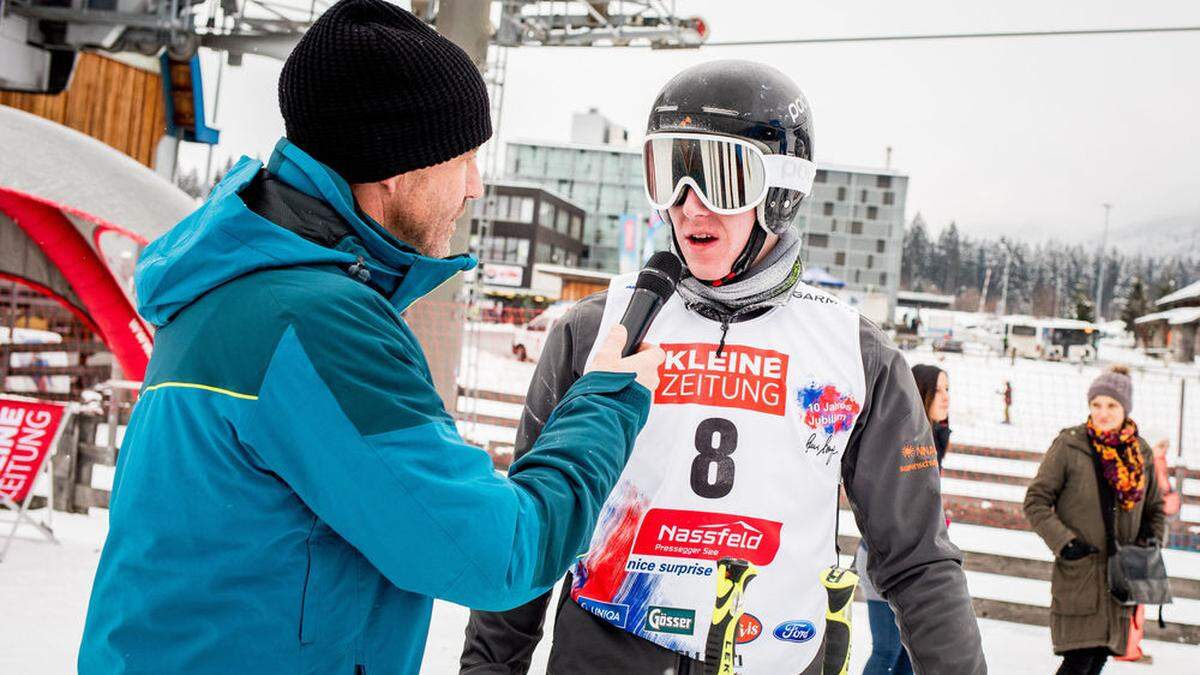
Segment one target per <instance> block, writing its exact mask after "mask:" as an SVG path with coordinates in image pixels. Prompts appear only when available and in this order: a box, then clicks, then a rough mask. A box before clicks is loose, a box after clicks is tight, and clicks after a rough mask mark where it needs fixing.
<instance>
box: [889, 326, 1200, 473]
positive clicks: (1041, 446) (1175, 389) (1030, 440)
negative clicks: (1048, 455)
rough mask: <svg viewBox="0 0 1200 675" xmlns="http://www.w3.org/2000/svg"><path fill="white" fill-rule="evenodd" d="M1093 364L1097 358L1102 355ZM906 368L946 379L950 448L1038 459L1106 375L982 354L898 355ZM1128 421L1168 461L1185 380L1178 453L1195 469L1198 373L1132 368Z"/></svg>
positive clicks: (1199, 435) (1199, 448)
mask: <svg viewBox="0 0 1200 675" xmlns="http://www.w3.org/2000/svg"><path fill="white" fill-rule="evenodd" d="M1101 357H1102V358H1104V357H1105V352H1104V351H1103V350H1102V352H1101ZM905 358H907V359H908V362H909V363H911V364H917V363H929V364H934V365H937V366H938V367H940V368H942V369H943V370H945V371H946V372H947V373H948V375H949V379H950V425H951V427H952V428H953V429H954V436H953V441H955V442H958V443H966V444H970V445H983V446H990V447H1000V448H1012V449H1016V450H1034V451H1040V450H1045V449H1046V448H1048V447H1050V443H1051V442H1053V440H1054V437H1055V436H1056V435H1057V434H1058V432H1059V430H1061V429H1063V428H1064V427H1069V426H1074V425H1077V424H1080V423H1081V422H1083V420H1084V419H1086V417H1087V388H1088V385H1090V384H1091V382H1092V380H1093V379H1095V377H1096V376H1097V375H1098V374H1100V372H1102V371H1103V370H1104V369H1106V368H1107V367H1108V365H1109V364H1108V363H1102V364H1100V365H1079V364H1070V363H1053V362H1049V361H1033V360H1029V359H1017V360H1016V362H1015V363H1010V361H1009V360H1008V359H1002V358H999V357H997V356H993V355H985V354H946V353H935V352H933V351H930V350H928V349H916V350H913V351H909V352H906V353H905ZM1131 374H1132V376H1133V415H1132V417H1133V418H1134V419H1135V420H1136V421H1137V423H1138V425H1139V426H1140V428H1141V432H1142V436H1143V437H1145V438H1146V439H1147V440H1148V441H1150V442H1151V443H1153V442H1155V441H1157V440H1159V439H1163V438H1165V439H1167V440H1169V441H1170V443H1171V457H1172V460H1174V455H1175V449H1176V448H1178V447H1179V438H1178V427H1179V418H1180V408H1179V396H1180V381H1181V379H1187V382H1188V385H1187V386H1188V391H1187V395H1186V399H1185V409H1184V412H1183V418H1184V439H1183V440H1184V445H1183V448H1184V453H1185V458H1186V459H1187V460H1188V462H1189V464H1190V465H1191V466H1200V371H1198V370H1197V369H1195V368H1181V367H1176V368H1171V369H1166V368H1162V367H1148V368H1144V369H1142V368H1134V369H1133V371H1132V373H1131ZM1005 382H1011V383H1012V388H1013V405H1012V410H1011V416H1012V423H1011V424H1004V397H1003V390H1004V384H1005Z"/></svg>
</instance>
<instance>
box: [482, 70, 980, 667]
mask: <svg viewBox="0 0 1200 675" xmlns="http://www.w3.org/2000/svg"><path fill="white" fill-rule="evenodd" d="M812 146H813V134H812V118H811V112H810V110H809V106H808V102H807V100H806V99H805V97H804V95H803V93H801V91H800V89H799V88H798V87H797V86H796V85H795V84H794V83H793V82H792V81H791V80H790V79H789V78H787V77H786V76H785V75H783V74H782V73H780V72H779V71H777V70H775V69H774V68H770V67H767V66H764V65H761V64H757V63H750V62H745V61H718V62H713V63H707V64H703V65H699V66H694V67H691V68H688V69H687V70H685V71H683V72H682V73H680V74H679V75H677V76H676V77H675V78H674V79H672V80H671V81H670V82H668V83H667V85H666V86H665V87H664V88H663V90H662V91H661V93H660V94H659V96H658V98H657V100H656V101H655V102H654V106H653V108H652V109H651V111H650V119H649V124H648V126H647V136H646V140H645V145H644V158H645V175H646V179H645V180H646V191H647V196H648V198H649V200H650V203H651V204H652V206H653V207H654V208H655V209H657V210H658V211H659V213H660V214H661V215H662V217H663V219H664V221H665V222H667V223H668V224H670V226H671V227H672V233H673V245H674V250H675V252H676V253H677V254H678V255H679V256H680V258H681V259H682V260H683V261H684V263H685V265H686V271H685V275H684V278H683V280H682V281H681V282H680V284H679V286H678V289H677V292H676V294H675V295H673V296H672V297H671V299H670V301H669V302H668V303H667V304H666V305H665V306H664V307H663V309H662V312H661V313H660V314H659V315H658V317H657V319H656V320H655V321H654V323H653V325H652V326H651V328H650V332H649V335H648V336H647V338H646V339H647V340H649V341H652V342H654V343H658V344H660V345H661V347H662V348H663V349H664V351H665V352H666V362H665V363H664V365H663V366H662V369H661V371H660V380H659V386H658V389H657V391H656V392H655V397H654V404H653V406H652V407H651V411H650V417H649V420H648V422H647V424H646V426H645V428H644V429H643V431H642V433H641V435H640V436H639V437H638V440H637V443H636V445H635V447H634V451H633V455H632V456H631V458H630V461H629V464H628V465H627V466H626V468H625V470H624V472H623V473H622V475H621V478H620V480H619V481H618V483H617V486H616V488H615V489H614V490H613V492H612V494H611V495H610V496H609V497H608V501H607V502H606V504H605V507H604V512H603V513H602V515H601V518H600V521H599V523H598V524H597V526H596V529H595V532H594V534H593V537H592V541H591V546H590V549H589V551H588V552H587V553H586V554H585V555H584V556H582V557H581V558H580V559H579V560H578V561H577V563H576V564H575V565H574V567H573V568H572V569H571V571H570V574H568V576H567V580H566V583H565V585H564V587H563V593H562V599H561V602H560V605H559V608H558V614H557V618H556V620H555V627H554V644H553V648H552V651H551V655H550V664H549V672H550V673H552V674H575V673H619V674H620V675H636V674H640V673H647V674H649V673H654V674H655V675H659V674H662V673H676V674H682V673H693V674H698V673H703V672H704V667H703V664H702V663H701V662H700V659H702V658H703V649H704V641H705V637H706V635H707V632H708V628H709V623H710V621H711V616H712V608H713V598H714V592H715V589H716V580H715V577H714V576H713V575H714V568H715V565H716V561H717V560H719V559H720V558H723V557H734V558H742V559H745V560H748V561H750V562H751V563H753V564H754V565H755V566H756V567H757V568H758V571H759V575H758V577H757V579H755V581H754V583H753V584H751V585H750V586H749V587H748V588H747V590H746V594H745V608H746V615H745V616H744V617H743V619H742V621H741V624H740V625H739V629H738V642H739V644H738V645H737V650H738V651H737V659H738V668H737V672H739V673H743V674H758V673H765V674H771V675H777V674H781V673H821V668H822V653H823V645H824V640H825V637H826V631H825V608H826V604H827V597H826V593H825V590H824V588H823V587H822V585H821V583H820V581H819V579H818V577H819V574H820V573H821V571H822V570H823V569H825V568H826V567H828V566H829V565H830V564H832V563H834V561H835V556H834V536H835V534H834V533H835V520H836V517H837V510H838V485H839V483H840V484H844V485H845V488H846V494H847V496H848V497H849V499H850V505H851V508H852V510H853V512H854V517H855V519H856V520H857V523H858V528H859V530H860V531H861V532H862V534H863V536H864V538H865V539H866V541H867V545H868V546H869V547H870V549H871V551H872V556H871V559H870V574H871V577H872V579H874V580H875V581H876V582H877V585H878V587H879V590H880V592H881V593H882V594H883V596H884V597H885V598H886V599H887V600H888V601H889V602H890V603H891V605H892V607H894V608H895V610H896V616H897V621H898V623H899V625H900V632H901V636H902V637H903V640H904V643H905V644H906V645H907V646H908V648H909V650H910V652H911V654H912V662H913V666H914V668H915V670H916V671H917V672H920V673H953V674H954V675H966V674H971V673H983V672H986V666H985V664H984V659H983V653H982V649H981V645H980V637H979V631H978V627H977V625H976V621H975V615H974V611H973V610H972V606H971V599H970V597H969V596H968V593H967V587H966V581H965V577H964V575H963V572H962V569H961V554H960V553H959V551H958V550H957V549H956V548H955V547H954V546H953V545H952V544H951V543H950V542H949V540H948V539H947V537H946V526H945V519H944V518H943V516H942V508H941V498H940V494H939V487H938V468H937V453H936V450H935V449H934V443H933V439H932V437H931V435H930V429H929V424H928V422H927V421H926V417H925V414H924V411H923V407H922V403H921V399H920V397H919V395H918V394H917V389H916V386H915V385H914V383H913V377H912V374H911V372H910V371H909V368H908V365H907V364H906V363H905V362H904V359H903V358H902V357H901V355H900V353H899V351H897V350H896V349H895V347H894V346H893V345H892V344H891V343H890V342H889V341H888V340H887V338H886V337H885V336H884V335H883V333H882V332H881V331H880V330H879V329H878V328H877V327H875V326H874V325H873V324H871V323H870V322H869V321H867V320H865V319H863V318H861V317H860V316H859V315H858V314H857V312H855V311H854V310H853V309H851V308H850V307H848V306H847V305H844V304H843V303H841V302H840V301H838V300H837V299H835V298H833V297H832V296H830V295H828V294H826V293H824V292H823V291H820V290H817V289H815V288H812V287H809V286H807V285H805V284H804V283H801V282H800V276H801V262H800V250H801V239H800V235H799V233H798V232H797V230H796V229H795V227H794V220H795V216H796V214H797V211H798V209H799V206H800V203H801V200H802V199H804V198H805V196H807V195H808V194H809V193H810V192H811V189H812V183H813V179H814V175H815V173H816V168H815V165H814V164H813V162H812V158H813V154H812ZM633 279H634V278H633V276H632V275H626V276H622V277H618V278H616V279H615V280H614V281H613V282H612V283H611V285H610V286H609V289H608V291H607V292H606V293H600V294H597V295H594V296H592V297H590V298H588V299H586V300H584V301H582V302H580V303H579V304H578V305H577V306H575V307H574V308H573V309H572V310H571V311H570V312H569V313H568V314H567V316H566V317H565V318H564V319H563V320H561V321H559V323H558V324H557V325H556V326H555V328H554V330H553V331H552V333H551V335H550V337H549V340H548V344H547V347H546V350H545V352H544V353H543V355H542V358H541V360H540V362H539V363H538V368H537V372H536V374H535V376H534V378H533V384H532V385H531V387H530V390H529V394H528V397H527V399H526V408H525V413H524V415H523V417H522V420H521V425H520V428H519V430H518V435H517V454H518V455H520V454H522V453H524V452H526V451H528V449H529V448H530V447H531V445H532V444H533V441H534V439H536V438H537V437H538V434H539V433H540V432H541V430H542V424H543V421H544V420H545V419H546V418H547V415H548V414H549V412H550V411H551V410H552V409H553V407H554V403H555V401H557V400H558V398H559V397H560V396H562V395H563V393H564V392H566V391H567V388H568V387H569V386H570V385H571V383H572V382H573V381H575V379H576V378H578V377H579V376H580V374H581V373H583V372H584V371H585V370H586V368H587V364H588V363H589V362H590V360H591V359H592V358H594V356H595V352H596V340H597V336H599V335H604V334H605V332H606V331H607V330H608V329H609V327H610V326H612V325H613V324H614V323H616V322H617V321H619V319H620V317H621V315H622V313H623V312H624V309H625V306H626V304H627V303H628V301H629V297H630V294H631V292H632V291H631V289H632V286H633ZM545 536H547V537H553V536H555V533H554V532H547V533H545ZM548 601H549V594H547V595H546V596H544V597H542V598H540V599H538V600H535V601H533V602H531V603H529V604H527V605H525V606H522V607H519V608H517V609H514V610H511V611H508V612H502V613H488V612H474V613H472V615H471V620H470V623H469V625H468V627H467V637H466V645H465V647H464V651H463V656H462V673H464V674H468V673H469V674H473V675H478V674H481V673H524V672H526V670H527V669H528V667H529V661H530V657H531V655H532V653H533V649H534V647H535V646H536V644H537V641H538V640H539V638H540V637H541V626H542V620H543V617H544V613H545V609H546V605H547V603H548Z"/></svg>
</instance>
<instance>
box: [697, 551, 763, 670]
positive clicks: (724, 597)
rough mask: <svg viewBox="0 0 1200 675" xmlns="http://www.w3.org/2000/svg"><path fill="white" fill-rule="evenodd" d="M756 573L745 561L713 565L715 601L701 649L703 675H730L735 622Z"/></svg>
mask: <svg viewBox="0 0 1200 675" xmlns="http://www.w3.org/2000/svg"><path fill="white" fill-rule="evenodd" d="M756 576H758V569H757V568H755V567H754V565H751V564H750V563H749V562H748V561H746V560H741V559H738V558H721V559H720V560H719V561H717V601H716V606H715V607H714V608H713V619H712V626H710V627H709V629H708V640H707V641H706V642H705V645H704V675H733V666H734V658H733V656H734V648H735V645H736V643H737V625H738V620H739V619H741V618H742V594H743V593H744V592H745V591H746V585H747V584H749V583H750V580H751V579H753V578H754V577H756Z"/></svg>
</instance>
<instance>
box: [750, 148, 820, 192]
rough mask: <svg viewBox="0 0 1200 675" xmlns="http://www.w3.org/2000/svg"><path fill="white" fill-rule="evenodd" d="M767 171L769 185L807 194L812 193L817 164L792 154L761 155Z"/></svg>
mask: <svg viewBox="0 0 1200 675" xmlns="http://www.w3.org/2000/svg"><path fill="white" fill-rule="evenodd" d="M761 156H762V160H763V166H764V167H765V168H766V172H767V186H768V187H778V188H784V189H786V190H795V191H797V192H800V193H803V194H804V195H805V196H808V195H810V194H812V186H813V180H815V179H816V177H817V165H816V164H815V163H813V162H810V161H809V160H807V159H804V158H803V157H793V156H791V155H761Z"/></svg>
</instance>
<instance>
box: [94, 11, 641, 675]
mask: <svg viewBox="0 0 1200 675" xmlns="http://www.w3.org/2000/svg"><path fill="white" fill-rule="evenodd" d="M279 99H280V105H281V112H282V114H283V119H284V122H285V124H286V126H287V138H284V139H281V140H280V141H279V143H278V144H277V145H276V147H275V152H274V153H273V155H272V156H271V159H270V160H269V162H268V163H267V165H266V166H264V165H263V163H262V162H258V161H254V160H251V159H250V158H248V157H243V158H242V159H241V161H239V162H238V163H237V164H236V165H235V166H234V167H233V168H232V169H231V170H230V171H229V172H228V173H227V174H226V176H225V178H224V179H223V180H222V181H221V182H220V183H219V184H218V185H217V186H216V187H215V188H214V189H213V192H212V194H211V196H210V197H209V199H208V200H207V201H206V202H205V203H204V204H203V205H201V206H200V207H198V208H197V210H196V211H195V212H194V213H192V214H191V215H190V216H188V217H187V218H186V219H185V220H183V221H182V222H181V223H179V224H177V225H176V226H175V227H173V228H172V229H171V230H170V231H169V232H168V233H166V234H164V235H163V236H162V237H159V238H158V239H156V240H155V241H154V242H152V243H151V244H150V245H149V246H148V247H147V248H146V250H145V252H144V253H143V254H142V256H141V258H140V260H139V262H138V267H137V274H136V277H135V280H136V282H137V298H138V303H139V304H138V311H139V312H140V313H141V315H142V316H143V317H145V318H146V320H147V321H149V322H150V323H152V324H154V325H155V326H156V327H157V331H156V333H155V336H154V353H153V355H152V356H151V358H150V363H149V368H148V369H147V371H146V376H145V382H144V383H143V388H142V391H141V393H140V394H139V398H138V402H137V406H136V407H135V408H134V411H133V416H132V418H131V420H130V422H129V427H128V430H127V432H126V433H125V436H124V441H123V442H122V445H121V452H120V456H119V457H118V460H117V467H116V477H115V478H114V480H113V489H112V499H111V509H110V518H109V530H108V536H107V539H106V541H105V544H104V551H103V553H102V554H101V556H100V561H99V566H98V569H97V570H96V579H95V583H94V584H93V587H92V596H91V601H90V604H89V606H88V613H87V619H86V622H85V625H84V631H83V638H82V642H81V645H80V648H79V659H78V667H77V670H78V672H79V673H81V674H82V675H113V674H115V673H125V674H129V673H187V674H188V675H224V674H227V673H243V672H244V673H255V674H256V675H270V674H276V673H278V674H280V675H327V674H330V673H334V674H338V675H343V674H349V673H357V674H359V675H411V674H412V673H416V672H418V671H419V670H420V668H421V660H422V657H423V654H424V651H425V638H426V633H427V631H428V628H429V621H430V615H431V610H432V606H433V601H434V598H442V599H445V600H449V601H452V602H456V603H460V604H463V605H468V606H472V607H487V608H491V609H505V608H508V607H513V606H516V605H519V604H521V603H523V602H527V601H528V600H529V599H530V598H532V597H536V596H538V595H540V594H542V593H544V592H545V591H546V589H548V588H551V587H552V586H553V585H554V584H555V583H557V581H558V579H559V578H560V577H561V575H562V571H563V569H564V568H565V567H566V566H567V565H569V564H570V562H571V561H572V560H574V559H575V557H576V556H577V555H578V554H579V552H580V551H582V550H584V548H585V547H586V545H587V542H588V540H589V538H590V537H591V533H592V530H593V529H594V526H595V523H596V519H597V518H598V517H599V515H600V514H601V507H602V505H603V503H604V500H605V498H606V497H607V495H608V493H609V491H610V490H611V489H612V486H613V485H614V484H615V483H616V481H617V478H618V477H619V476H620V473H621V470H622V468H623V467H624V465H625V462H626V461H627V460H628V458H629V455H630V452H632V450H633V444H634V439H635V438H636V437H637V434H638V431H639V430H640V429H641V428H642V425H643V424H645V422H646V416H647V414H648V412H649V409H650V399H651V392H652V391H653V390H654V389H655V388H656V382H657V369H658V364H659V363H661V361H662V357H663V355H662V352H661V350H659V349H657V348H648V349H646V350H645V351H642V352H640V353H638V354H635V355H633V356H630V357H628V358H620V353H621V346H622V345H623V343H624V337H625V335H624V331H623V330H622V329H619V328H618V329H616V330H615V331H614V333H613V334H611V335H609V336H608V337H607V338H604V337H602V338H601V341H602V342H605V341H606V348H605V349H603V351H605V352H606V356H605V357H604V358H600V359H595V360H593V362H592V366H593V367H592V368H591V372H588V373H586V374H582V377H580V378H578V381H577V382H575V383H573V386H572V387H571V390H570V391H569V392H564V393H563V395H562V396H560V397H559V398H558V399H557V400H556V403H557V406H555V407H554V409H553V412H552V413H551V411H550V410H546V411H545V415H544V417H543V419H545V420H546V425H545V430H544V433H543V434H542V435H541V437H540V439H539V440H538V442H537V443H536V444H535V445H533V446H532V447H531V448H530V449H529V452H527V453H526V454H525V456H524V457H523V458H522V460H521V461H519V462H517V463H514V464H513V466H512V468H511V469H510V470H509V472H508V475H507V476H504V475H501V474H498V473H497V472H496V471H495V470H494V468H493V466H492V462H491V459H490V458H489V457H488V456H487V454H486V453H485V452H483V451H482V450H481V449H479V448H477V447H474V446H472V445H470V444H468V443H467V442H466V441H464V440H463V439H462V438H461V437H460V436H459V434H458V432H457V430H456V428H455V421H454V418H453V417H452V416H451V413H450V412H449V411H447V410H446V409H445V408H444V406H443V404H442V400H441V398H440V397H439V396H438V393H437V391H436V390H435V388H434V385H433V380H432V376H431V375H430V370H429V366H428V363H427V361H426V358H425V354H424V352H423V350H422V348H421V345H420V343H419V342H418V341H417V339H416V336H415V335H414V333H413V331H412V330H411V329H410V328H409V326H408V323H407V321H406V319H405V317H404V312H405V310H406V309H407V308H408V307H409V306H411V305H412V304H413V303H414V302H416V301H417V300H418V299H420V298H421V297H422V296H424V295H425V294H427V293H429V292H430V291H432V290H433V289H434V288H436V287H438V286H439V285H441V284H442V283H443V282H445V281H447V280H448V279H450V278H452V277H453V276H454V275H456V274H458V273H459V272H460V271H463V270H466V269H470V268H471V267H474V265H475V261H474V260H473V259H472V258H470V257H469V256H465V255H456V256H451V257H447V254H448V253H449V249H450V237H451V234H452V233H453V231H454V223H455V220H456V219H457V218H458V217H459V216H460V215H461V214H462V213H463V211H464V210H465V209H466V207H467V204H468V202H469V201H470V200H472V199H475V198H478V197H479V196H481V194H482V191H483V186H482V182H481V180H480V176H479V171H478V169H477V168H476V165H475V151H476V149H477V148H478V147H479V146H480V145H481V144H483V143H484V142H485V141H486V140H487V139H488V137H489V136H490V135H491V123H490V118H489V104H488V99H487V88H486V86H485V84H484V82H483V78H482V77H481V76H480V74H479V71H478V69H477V68H476V67H475V65H474V64H473V63H472V62H471V60H470V58H468V57H467V55H466V54H465V53H464V52H463V51H462V50H461V49H459V48H458V47H456V46H455V45H454V44H453V43H451V42H450V41H449V40H447V39H445V38H444V37H442V36H440V35H438V34H437V32H436V31H434V30H433V29H432V28H430V27H429V26H428V25H426V24H425V23H424V22H422V21H421V20H420V19H418V18H417V17H415V16H413V15H412V14H411V13H409V12H406V11H404V10H402V9H400V8H399V7H396V6H395V5H393V4H391V3H388V2H383V0H342V2H339V3H338V4H337V5H335V6H333V7H331V8H329V9H328V10H327V11H326V12H325V13H324V14H323V15H322V17H321V18H320V19H319V20H317V21H316V22H315V23H313V25H312V26H310V27H309V28H308V30H307V32H306V33H305V35H304V37H303V38H302V39H301V40H300V42H299V44H298V45H297V46H296V48H295V50H294V51H293V52H292V55H291V57H290V58H289V59H288V61H287V63H286V64H285V65H284V68H283V73H282V75H281V77H280V96H279ZM448 111H453V113H454V114H448Z"/></svg>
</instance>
